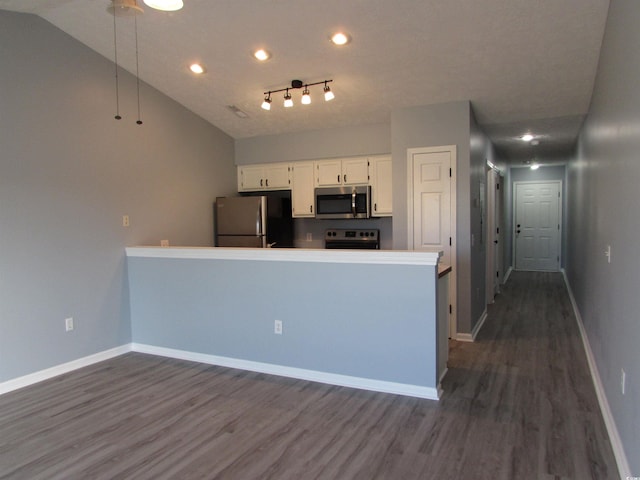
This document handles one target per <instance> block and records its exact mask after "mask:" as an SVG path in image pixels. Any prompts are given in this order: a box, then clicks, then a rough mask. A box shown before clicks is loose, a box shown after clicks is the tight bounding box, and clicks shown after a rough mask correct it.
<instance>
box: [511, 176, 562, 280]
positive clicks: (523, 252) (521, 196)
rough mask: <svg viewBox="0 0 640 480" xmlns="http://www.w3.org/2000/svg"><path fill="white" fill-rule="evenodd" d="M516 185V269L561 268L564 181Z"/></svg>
mask: <svg viewBox="0 0 640 480" xmlns="http://www.w3.org/2000/svg"><path fill="white" fill-rule="evenodd" d="M514 186H515V192H514V193H515V195H514V201H515V207H514V212H515V218H514V222H513V223H514V227H515V231H514V245H515V268H516V270H540V271H558V270H559V268H560V224H561V222H560V205H561V198H560V196H561V193H560V192H561V182H558V181H554V182H516V183H514Z"/></svg>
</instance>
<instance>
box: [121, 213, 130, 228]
mask: <svg viewBox="0 0 640 480" xmlns="http://www.w3.org/2000/svg"><path fill="white" fill-rule="evenodd" d="M129 225H130V223H129V215H123V216H122V226H123V227H128V226H129Z"/></svg>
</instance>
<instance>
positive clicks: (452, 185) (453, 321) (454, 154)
mask: <svg viewBox="0 0 640 480" xmlns="http://www.w3.org/2000/svg"><path fill="white" fill-rule="evenodd" d="M442 151H446V152H449V153H450V155H451V164H450V168H451V177H450V179H449V202H450V205H451V209H450V210H451V212H450V218H451V225H450V226H449V229H450V230H449V235H451V273H450V274H449V306H450V307H451V310H450V313H449V318H448V320H449V325H447V328H448V331H449V336H450V337H451V338H454V337H453V335H452V334H451V333H452V331H453V332H457V331H458V313H457V312H458V269H457V268H456V266H457V263H458V251H457V248H458V240H457V238H458V236H457V223H456V219H457V213H458V211H457V201H458V197H457V189H458V184H457V169H458V147H457V146H456V145H443V146H437V147H418V148H407V248H408V249H409V250H413V248H414V244H413V227H414V225H413V155H414V154H416V153H436V152H442Z"/></svg>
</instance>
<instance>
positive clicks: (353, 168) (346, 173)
mask: <svg viewBox="0 0 640 480" xmlns="http://www.w3.org/2000/svg"><path fill="white" fill-rule="evenodd" d="M315 165H316V185H317V186H318V187H336V186H340V185H368V184H369V161H368V159H367V157H356V158H347V159H339V158H334V159H331V160H318V161H316V162H315Z"/></svg>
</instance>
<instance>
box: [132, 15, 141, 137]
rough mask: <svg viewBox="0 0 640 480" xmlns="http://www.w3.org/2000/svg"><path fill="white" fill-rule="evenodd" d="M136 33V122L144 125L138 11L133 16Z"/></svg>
mask: <svg viewBox="0 0 640 480" xmlns="http://www.w3.org/2000/svg"><path fill="white" fill-rule="evenodd" d="M133 19H134V26H135V31H136V32H135V33H136V88H137V89H138V120H136V123H137V124H138V125H142V120H141V119H140V67H139V65H138V14H137V13H136V14H135V15H134V16H133Z"/></svg>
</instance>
